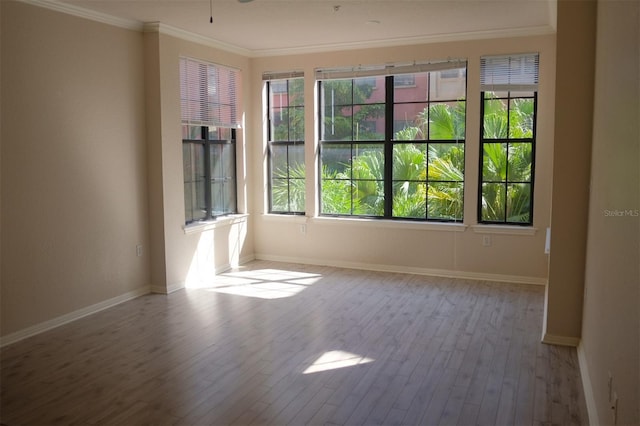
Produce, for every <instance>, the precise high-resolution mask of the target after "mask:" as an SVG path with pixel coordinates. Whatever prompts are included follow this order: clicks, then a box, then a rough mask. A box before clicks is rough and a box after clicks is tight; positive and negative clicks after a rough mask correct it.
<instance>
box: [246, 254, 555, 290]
mask: <svg viewBox="0 0 640 426" xmlns="http://www.w3.org/2000/svg"><path fill="white" fill-rule="evenodd" d="M255 258H256V259H260V260H270V261H274V262H289V263H301V264H307V265H318V266H333V267H336V268H348V269H361V270H367V271H381V272H398V273H405V274H415V275H428V276H434V277H445V278H459V279H471V280H481V281H497V282H504V283H513V284H530V285H546V284H547V280H546V279H544V278H538V277H525V276H519V275H503V274H486V273H481V272H467V271H452V270H447V269H430V268H416V267H412V266H398V265H381V264H372V263H361V262H343V261H340V260H313V259H308V258H299V257H288V256H272V255H269V254H263V253H256V255H255Z"/></svg>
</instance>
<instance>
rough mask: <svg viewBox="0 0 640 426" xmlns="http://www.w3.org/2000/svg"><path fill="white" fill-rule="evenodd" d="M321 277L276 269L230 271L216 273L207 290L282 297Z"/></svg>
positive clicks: (252, 295)
mask: <svg viewBox="0 0 640 426" xmlns="http://www.w3.org/2000/svg"><path fill="white" fill-rule="evenodd" d="M321 278H322V276H321V275H319V274H310V273H306V272H295V271H284V270H278V269H259V270H254V271H232V272H226V273H223V274H220V275H218V276H217V277H216V278H215V280H214V285H213V286H211V288H208V290H209V291H212V292H216V293H224V294H235V295H238V296H247V297H256V298H259V299H282V298H285V297H291V296H295V295H296V294H298V293H300V292H301V291H303V290H305V289H306V288H308V287H309V286H311V285H313V284H314V283H316V282H317V281H318V280H320V279H321Z"/></svg>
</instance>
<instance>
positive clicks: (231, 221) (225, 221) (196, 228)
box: [182, 213, 249, 234]
mask: <svg viewBox="0 0 640 426" xmlns="http://www.w3.org/2000/svg"><path fill="white" fill-rule="evenodd" d="M248 217H249V215H248V214H244V213H242V214H232V215H229V216H223V217H219V218H218V219H216V220H211V221H208V222H203V223H194V224H189V225H185V226H183V227H182V229H183V231H184V233H185V234H195V233H200V232H204V231H210V230H212V229H216V228H222V227H224V226H231V225H235V224H237V223H246V222H247V218H248Z"/></svg>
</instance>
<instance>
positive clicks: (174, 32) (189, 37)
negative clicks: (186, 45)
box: [143, 22, 254, 57]
mask: <svg viewBox="0 0 640 426" xmlns="http://www.w3.org/2000/svg"><path fill="white" fill-rule="evenodd" d="M143 31H144V32H145V33H154V32H157V33H160V34H165V35H168V36H171V37H175V38H179V39H181V40H185V41H190V42H192V43H198V44H202V45H204V46H207V47H213V48H214V49H220V50H224V51H227V52H231V53H235V54H238V55H243V56H249V57H251V56H254V55H253V52H252V51H251V50H248V49H243V48H242V47H238V46H234V45H232V44H228V43H225V42H222V41H218V40H214V39H212V38H209V37H205V36H202V35H200V34H195V33H192V32H190V31H186V30H183V29H180V28H176V27H173V26H171V25H167V24H164V23H162V22H146V23H145V24H144V25H143Z"/></svg>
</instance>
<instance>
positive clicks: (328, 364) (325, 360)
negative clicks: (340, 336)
mask: <svg viewBox="0 0 640 426" xmlns="http://www.w3.org/2000/svg"><path fill="white" fill-rule="evenodd" d="M373 361H375V360H374V359H372V358H367V357H364V356H360V355H356V354H352V353H349V352H345V351H329V352H325V353H324V354H322V356H320V358H318V359H317V360H316V361H315V362H314V363H313V364H311V366H310V367H309V368H307V369H306V370H304V372H303V373H302V374H311V373H318V372H321V371H328V370H335V369H338V368H345V367H353V366H354V365H361V364H368V363H370V362H373Z"/></svg>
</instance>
